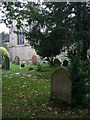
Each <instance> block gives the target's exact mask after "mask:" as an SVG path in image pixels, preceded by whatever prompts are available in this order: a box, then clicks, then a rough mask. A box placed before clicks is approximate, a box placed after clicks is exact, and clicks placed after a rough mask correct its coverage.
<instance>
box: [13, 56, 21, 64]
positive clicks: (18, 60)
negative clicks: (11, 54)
mask: <svg viewBox="0 0 90 120" xmlns="http://www.w3.org/2000/svg"><path fill="white" fill-rule="evenodd" d="M14 63H15V64H16V65H20V58H19V57H18V56H15V58H14Z"/></svg>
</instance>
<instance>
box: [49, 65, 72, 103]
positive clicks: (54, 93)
mask: <svg viewBox="0 0 90 120" xmlns="http://www.w3.org/2000/svg"><path fill="white" fill-rule="evenodd" d="M71 93H72V80H71V74H70V72H69V71H68V69H66V68H64V67H58V68H56V69H55V70H54V72H53V73H52V75H51V95H50V99H51V100H55V101H58V102H60V103H61V102H65V103H67V104H71V101H72V94H71Z"/></svg>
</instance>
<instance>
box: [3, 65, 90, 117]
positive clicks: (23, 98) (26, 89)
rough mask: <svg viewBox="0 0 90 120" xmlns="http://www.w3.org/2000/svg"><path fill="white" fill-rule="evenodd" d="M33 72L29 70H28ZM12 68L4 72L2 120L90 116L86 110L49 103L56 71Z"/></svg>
mask: <svg viewBox="0 0 90 120" xmlns="http://www.w3.org/2000/svg"><path fill="white" fill-rule="evenodd" d="M30 66H31V67H32V68H33V70H29V67H30ZM36 67H37V65H26V66H25V67H23V68H21V67H20V66H19V65H14V64H11V69H10V70H2V86H3V87H2V117H3V118H25V117H26V118H80V117H81V118H82V117H85V118H86V117H88V116H89V115H90V114H89V112H88V109H87V108H76V107H75V108H73V107H68V106H67V107H62V106H59V107H58V106H57V105H55V104H54V103H53V102H51V101H50V75H51V73H52V71H53V69H54V68H53V67H50V66H49V65H48V64H42V65H41V71H39V72H38V71H36V70H35V68H36Z"/></svg>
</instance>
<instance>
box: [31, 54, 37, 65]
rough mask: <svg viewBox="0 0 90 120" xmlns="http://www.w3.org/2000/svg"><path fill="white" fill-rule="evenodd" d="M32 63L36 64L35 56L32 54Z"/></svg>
mask: <svg viewBox="0 0 90 120" xmlns="http://www.w3.org/2000/svg"><path fill="white" fill-rule="evenodd" d="M32 64H37V56H36V55H33V56H32Z"/></svg>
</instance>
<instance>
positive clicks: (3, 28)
mask: <svg viewBox="0 0 90 120" xmlns="http://www.w3.org/2000/svg"><path fill="white" fill-rule="evenodd" d="M1 32H5V33H9V28H7V27H6V25H5V24H4V23H0V33H1Z"/></svg>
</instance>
